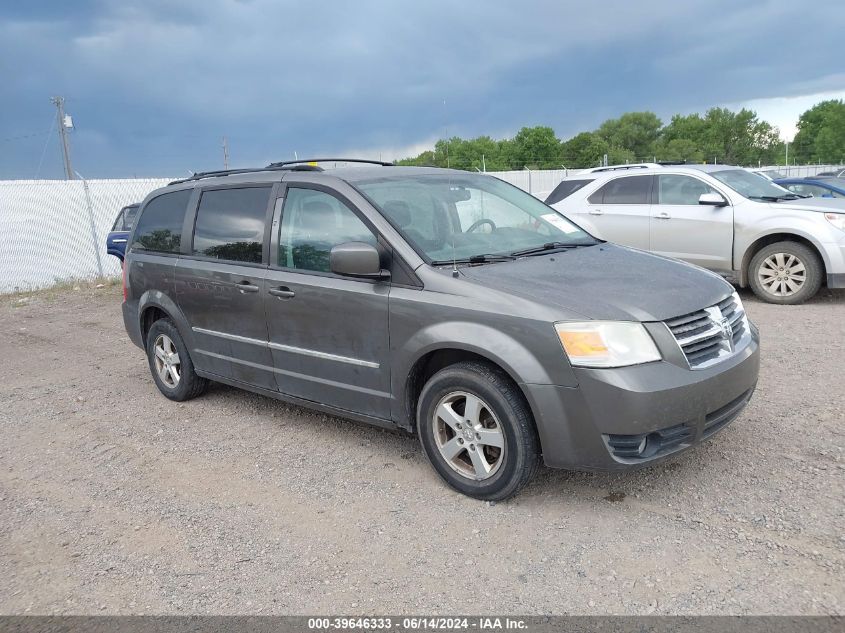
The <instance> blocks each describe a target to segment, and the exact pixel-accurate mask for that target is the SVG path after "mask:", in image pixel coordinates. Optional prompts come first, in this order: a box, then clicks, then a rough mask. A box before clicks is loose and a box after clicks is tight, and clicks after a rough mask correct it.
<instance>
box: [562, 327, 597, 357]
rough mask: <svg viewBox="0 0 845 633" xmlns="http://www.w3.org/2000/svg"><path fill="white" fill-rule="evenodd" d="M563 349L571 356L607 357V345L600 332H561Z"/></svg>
mask: <svg viewBox="0 0 845 633" xmlns="http://www.w3.org/2000/svg"><path fill="white" fill-rule="evenodd" d="M559 334H560V342H561V343H563V349H565V350H566V353H567V354H569V355H570V356H605V355H607V345H605V344H604V340H603V339H602V337H601V335H600V334H599V333H598V332H559Z"/></svg>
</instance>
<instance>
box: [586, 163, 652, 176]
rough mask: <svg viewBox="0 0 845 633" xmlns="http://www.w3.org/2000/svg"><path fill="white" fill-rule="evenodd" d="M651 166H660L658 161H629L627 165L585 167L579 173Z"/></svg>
mask: <svg viewBox="0 0 845 633" xmlns="http://www.w3.org/2000/svg"><path fill="white" fill-rule="evenodd" d="M651 167H660V164H659V163H630V164H628V165H604V166H602V167H593V168H591V169H586V170H584V171H583V172H580V173H586V174H597V173H600V172H603V171H624V170H626V169H650V168H651Z"/></svg>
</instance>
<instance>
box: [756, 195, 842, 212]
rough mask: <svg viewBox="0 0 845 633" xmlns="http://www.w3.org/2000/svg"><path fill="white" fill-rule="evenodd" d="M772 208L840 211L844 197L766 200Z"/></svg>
mask: <svg viewBox="0 0 845 633" xmlns="http://www.w3.org/2000/svg"><path fill="white" fill-rule="evenodd" d="M766 204H768V205H769V206H770V207H771V208H772V209H794V210H795V211H815V212H816V213H842V212H843V211H845V198H801V199H800V200H787V201H784V202H768V203H766Z"/></svg>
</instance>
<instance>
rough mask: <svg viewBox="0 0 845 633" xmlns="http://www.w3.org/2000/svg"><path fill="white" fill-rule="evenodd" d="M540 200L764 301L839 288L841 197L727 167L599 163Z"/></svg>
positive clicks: (843, 265) (842, 275)
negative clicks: (808, 194) (804, 192)
mask: <svg viewBox="0 0 845 633" xmlns="http://www.w3.org/2000/svg"><path fill="white" fill-rule="evenodd" d="M546 204H548V205H550V206H552V207H554V208H555V209H557V210H558V211H560V212H561V213H564V214H565V215H568V216H570V217H571V218H572V219H573V220H574V221H576V222H577V223H578V224H580V225H581V226H583V227H584V228H585V229H587V230H588V231H589V232H590V233H592V234H593V235H597V236H599V237H601V238H602V239H605V240H608V241H611V242H616V243H618V244H624V245H625V246H633V247H635V248H640V249H642V250H645V251H650V252H652V253H657V254H659V255H666V256H668V257H674V258H677V259H682V260H684V261H687V262H690V263H692V264H697V265H698V266H702V267H704V268H708V269H710V270H712V271H714V272H716V273H719V274H720V275H722V276H724V277H726V278H728V279H730V280H731V281H733V282H734V283H736V284H738V285H739V286H742V287H745V286H749V285H750V286H751V288H752V289H753V290H754V292H755V294H757V296H759V297H760V298H762V299H763V300H765V301H769V302H771V303H784V304H794V303H801V302H802V301H805V300H807V299H809V298H810V297H812V296H813V295H814V294H816V292H817V291H818V289H819V288H820V287H821V285H822V283H824V282H826V283H827V286H828V287H829V288H845V201H843V200H828V199H824V200H822V199H819V198H812V199H804V198H801V197H800V196H797V195H795V194H794V193H792V192H790V191H787V190H786V189H783V188H781V187H779V186H777V185H775V184H774V183H772V182H768V181H767V180H765V179H763V178H760V177H759V176H757V175H755V174H752V173H749V172H748V171H746V170H745V169H742V168H740V167H731V166H728V165H659V164H653V163H644V164H638V165H619V166H610V167H597V168H595V169H589V170H586V171H583V172H580V173H579V174H578V175H576V176H571V177H569V178H566V179H565V180H563V181H562V182H561V183H560V184H559V185H558V186H557V187H556V188H555V189H554V191H552V192H551V194H549V196H548V197H547V198H546Z"/></svg>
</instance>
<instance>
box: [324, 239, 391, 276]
mask: <svg viewBox="0 0 845 633" xmlns="http://www.w3.org/2000/svg"><path fill="white" fill-rule="evenodd" d="M329 263H330V266H331V270H332V272H333V273H335V274H337V275H346V276H348V277H365V278H368V279H385V278H388V277H390V271H387V270H383V269H382V267H381V256H380V255H379V252H378V250H377V249H376V247H375V246H373V245H372V244H367V243H366V242H344V243H343V244H338V245H337V246H335V247H334V248H332V251H331V253H330V255H329Z"/></svg>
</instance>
